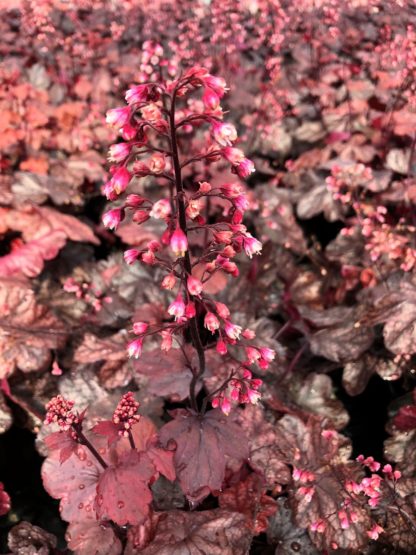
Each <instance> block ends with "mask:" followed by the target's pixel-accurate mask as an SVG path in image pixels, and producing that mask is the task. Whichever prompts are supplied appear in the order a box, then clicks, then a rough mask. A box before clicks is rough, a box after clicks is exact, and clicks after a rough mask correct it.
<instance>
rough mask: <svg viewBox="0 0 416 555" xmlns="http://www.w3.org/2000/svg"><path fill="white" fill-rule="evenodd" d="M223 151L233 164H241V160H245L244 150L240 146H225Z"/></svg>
mask: <svg viewBox="0 0 416 555" xmlns="http://www.w3.org/2000/svg"><path fill="white" fill-rule="evenodd" d="M222 153H223V155H224V157H225V158H226V159H227V160H228V161H229V162H230V163H231V164H232V165H233V166H236V165H238V164H241V162H242V161H243V160H245V156H244V152H243V151H242V150H240V149H239V148H233V147H230V146H227V147H226V148H223V150H222Z"/></svg>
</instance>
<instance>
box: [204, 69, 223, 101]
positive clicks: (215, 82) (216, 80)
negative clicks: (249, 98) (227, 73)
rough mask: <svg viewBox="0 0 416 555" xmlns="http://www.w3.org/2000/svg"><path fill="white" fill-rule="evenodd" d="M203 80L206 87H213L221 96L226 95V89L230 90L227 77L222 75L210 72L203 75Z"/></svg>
mask: <svg viewBox="0 0 416 555" xmlns="http://www.w3.org/2000/svg"><path fill="white" fill-rule="evenodd" d="M202 82H203V84H204V85H205V86H206V87H209V88H210V89H212V90H213V91H214V92H215V94H217V95H218V96H219V97H220V98H222V97H223V96H224V94H225V91H228V90H229V89H228V88H227V83H226V82H225V79H223V78H222V77H215V76H214V75H210V74H208V75H205V76H204V77H202Z"/></svg>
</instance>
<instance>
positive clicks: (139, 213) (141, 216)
mask: <svg viewBox="0 0 416 555" xmlns="http://www.w3.org/2000/svg"><path fill="white" fill-rule="evenodd" d="M149 218H150V216H149V213H148V212H147V211H146V210H136V212H135V213H134V214H133V222H136V224H142V223H144V222H146V221H147V220H148V219H149Z"/></svg>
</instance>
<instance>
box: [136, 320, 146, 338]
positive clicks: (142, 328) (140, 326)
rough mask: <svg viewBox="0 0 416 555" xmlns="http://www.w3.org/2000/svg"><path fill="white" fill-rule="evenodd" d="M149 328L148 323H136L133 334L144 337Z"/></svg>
mask: <svg viewBox="0 0 416 555" xmlns="http://www.w3.org/2000/svg"><path fill="white" fill-rule="evenodd" d="M148 327H149V324H147V323H146V322H134V324H133V333H135V334H136V335H142V334H143V333H145V332H146V331H147V328H148Z"/></svg>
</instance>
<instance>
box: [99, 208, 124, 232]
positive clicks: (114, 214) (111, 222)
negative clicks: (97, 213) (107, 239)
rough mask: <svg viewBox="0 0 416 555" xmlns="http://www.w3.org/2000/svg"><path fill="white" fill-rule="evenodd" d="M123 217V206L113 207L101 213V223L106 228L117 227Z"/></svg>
mask: <svg viewBox="0 0 416 555" xmlns="http://www.w3.org/2000/svg"><path fill="white" fill-rule="evenodd" d="M123 219H124V210H123V208H113V209H112V210H109V211H108V212H106V213H105V214H104V215H103V224H104V225H105V227H106V228H107V229H117V227H118V226H119V224H120V222H121V221H122V220H123Z"/></svg>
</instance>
